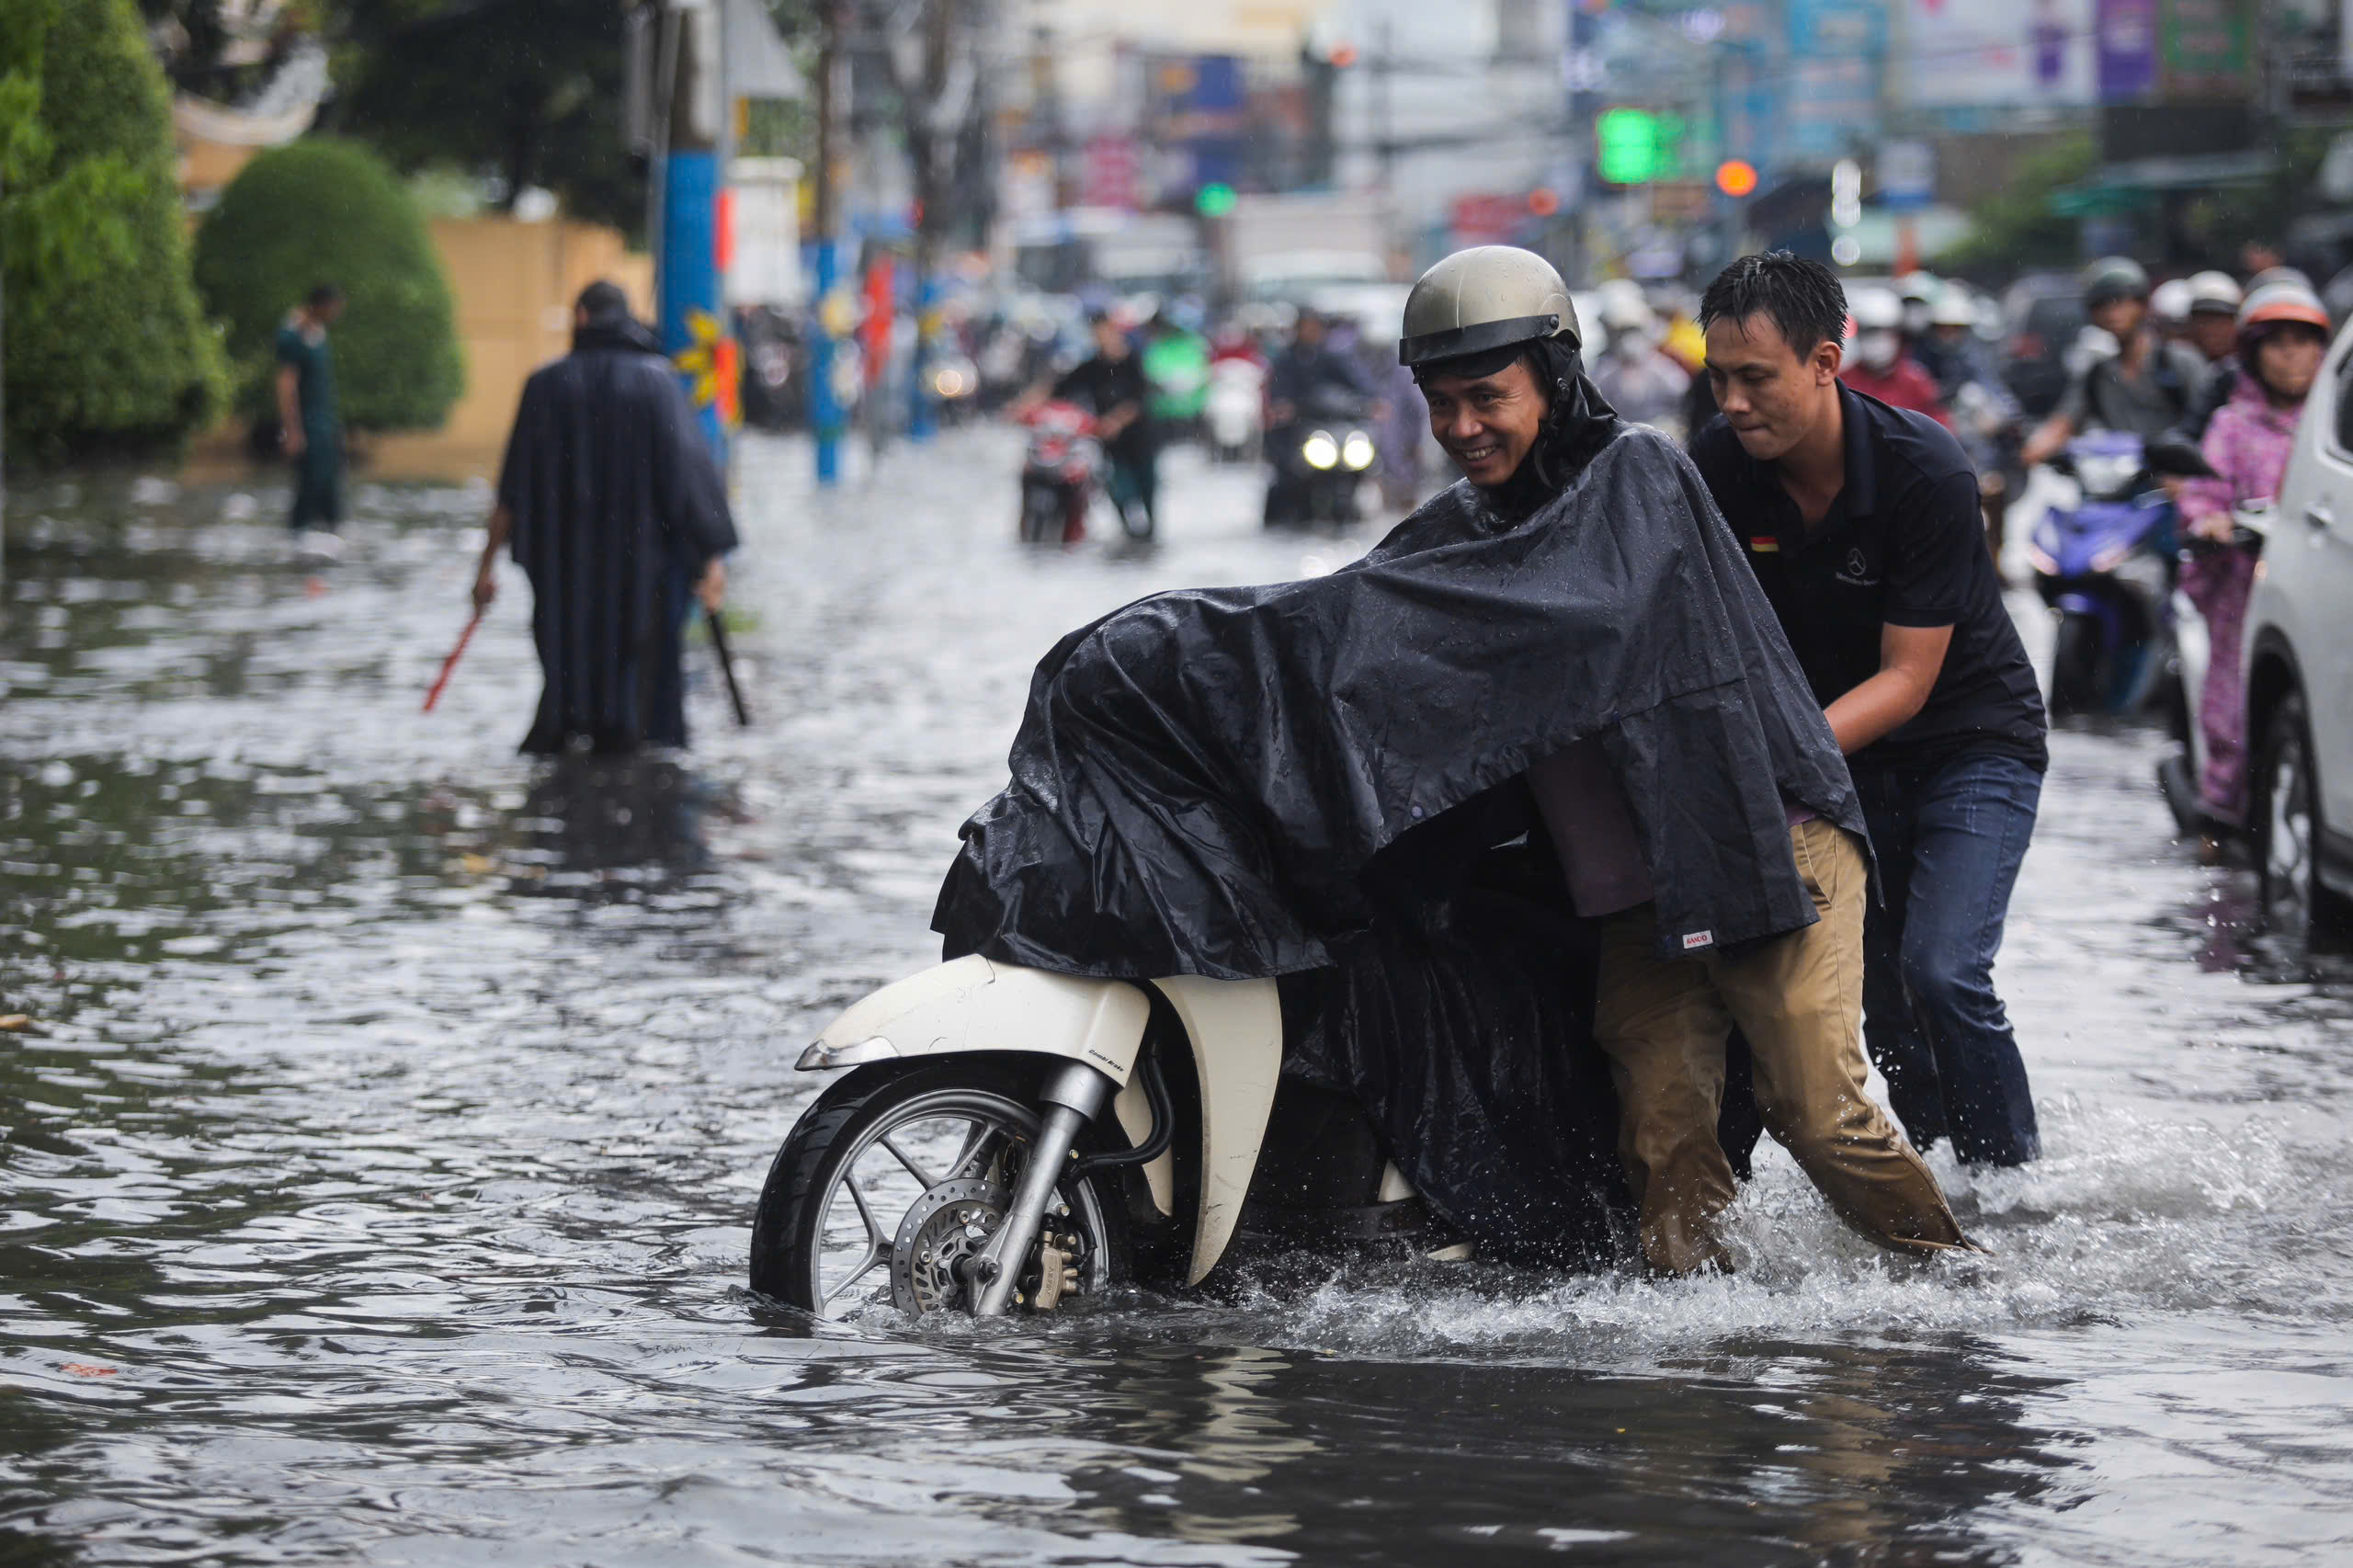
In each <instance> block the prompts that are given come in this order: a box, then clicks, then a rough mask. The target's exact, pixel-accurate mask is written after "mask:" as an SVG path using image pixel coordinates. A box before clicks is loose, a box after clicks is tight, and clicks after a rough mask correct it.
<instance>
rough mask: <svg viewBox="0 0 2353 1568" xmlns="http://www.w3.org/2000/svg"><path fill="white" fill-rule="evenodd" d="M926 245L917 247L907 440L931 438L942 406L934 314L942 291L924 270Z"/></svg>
mask: <svg viewBox="0 0 2353 1568" xmlns="http://www.w3.org/2000/svg"><path fill="white" fill-rule="evenodd" d="M925 248H926V247H924V246H923V245H921V244H918V245H917V246H916V247H915V256H916V260H915V267H916V272H915V356H914V358H915V366H914V370H913V373H912V374H911V375H909V376H908V378H907V381H908V382H909V385H908V388H907V395H908V397H909V398H910V399H911V400H912V401H911V402H910V403H909V406H908V409H907V439H908V440H910V441H928V440H930V439H931V437H932V433H933V432H934V431H936V430H938V428H939V416H938V408H937V405H936V404H935V403H933V402H932V397H931V358H932V347H933V345H932V341H931V315H932V307H933V306H934V305H935V304H936V303H937V302H938V297H939V290H938V289H937V288H935V287H934V286H933V284H932V280H931V274H930V273H929V272H928V271H926V270H924V269H923V252H924V250H925Z"/></svg>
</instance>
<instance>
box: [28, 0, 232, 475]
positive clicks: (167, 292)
mask: <svg viewBox="0 0 2353 1568" xmlns="http://www.w3.org/2000/svg"><path fill="white" fill-rule="evenodd" d="M0 252H5V259H0V293H5V297H6V321H5V327H4V328H0V330H4V331H5V344H4V347H5V378H6V411H7V412H6V434H7V437H8V438H9V447H10V449H11V451H12V452H14V453H15V454H16V455H17V457H18V458H19V459H26V458H29V459H31V460H35V461H54V460H61V459H64V458H67V457H75V456H85V455H95V454H97V453H101V452H109V451H137V450H141V449H152V448H154V447H158V446H164V445H169V444H171V443H174V442H176V441H178V440H180V439H181V438H183V437H186V436H187V435H188V433H189V432H191V431H193V430H195V429H196V428H198V427H199V426H201V425H202V424H203V423H204V422H205V421H206V420H208V419H209V418H210V417H211V415H212V414H213V413H214V412H215V410H216V409H217V408H218V407H219V405H220V400H221V392H222V366H221V356H220V350H219V347H218V345H217V343H216V342H215V340H214V338H213V335H212V334H211V332H210V329H209V328H208V327H207V326H206V324H205V322H204V319H203V315H202V313H201V312H199V309H198V308H197V301H196V291H195V289H194V288H193V287H192V285H191V283H190V279H189V275H188V242H187V237H186V233H185V230H184V228H183V224H182V219H181V215H180V207H179V199H178V193H177V190H176V186H175V184H174V181H173V177H172V144H171V115H170V106H169V101H168V99H167V97H166V95H165V85H164V77H163V73H162V71H161V70H160V69H159V68H158V67H157V65H156V63H155V62H154V60H153V57H152V56H151V55H150V54H149V52H148V50H147V43H146V39H145V37H144V35H143V33H142V30H141V28H140V23H139V14H138V11H137V9H136V8H135V7H134V6H133V5H132V4H131V0H0Z"/></svg>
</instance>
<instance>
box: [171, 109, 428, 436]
mask: <svg viewBox="0 0 2353 1568" xmlns="http://www.w3.org/2000/svg"><path fill="white" fill-rule="evenodd" d="M196 281H197V287H198V288H199V289H200V290H202V291H203V294H204V300H205V303H206V304H207V305H208V306H209V307H210V309H211V311H212V313H213V314H214V315H215V316H216V317H218V318H219V319H220V320H221V321H222V323H223V324H225V326H226V328H227V332H228V346H229V356H230V360H231V363H232V364H233V367H234V368H235V370H236V374H237V405H238V407H239V408H240V409H241V410H243V411H244V413H246V414H248V415H253V416H256V417H267V416H268V415H271V413H272V412H273V410H274V403H273V400H272V396H271V392H270V377H271V372H272V369H273V367H274V363H275V361H274V355H273V345H274V343H275V341H276V338H277V335H278V327H279V325H280V324H283V323H284V321H285V319H286V314H287V312H289V311H290V310H292V309H293V308H294V307H295V306H296V305H298V304H300V303H301V301H302V299H303V297H304V296H305V295H307V294H308V293H309V292H310V291H311V289H312V287H313V285H315V284H318V283H334V284H337V285H339V286H340V287H341V288H342V290H343V291H344V296H345V300H346V304H345V308H344V312H343V318H342V319H341V320H340V321H339V322H337V323H336V324H335V332H334V342H335V390H336V392H337V394H338V396H339V400H340V402H341V405H342V414H343V422H344V424H345V425H346V426H350V427H353V428H356V429H363V430H365V429H373V430H418V429H430V428H432V427H433V426H438V425H439V424H440V423H441V420H442V417H443V416H444V415H447V414H448V413H449V405H450V404H451V403H455V402H457V401H458V396H459V394H460V392H463V391H464V390H465V384H466V371H465V358H464V356H463V354H462V353H461V351H460V348H459V347H458V334H457V327H456V324H455V316H454V312H453V311H452V308H451V305H450V300H449V281H448V279H447V278H444V277H443V276H442V272H441V263H440V259H439V258H438V256H435V255H434V252H433V242H432V238H431V236H430V235H429V234H427V233H426V227H425V220H424V219H423V218H422V217H421V216H420V215H419V214H418V212H417V210H416V204H415V202H413V201H412V200H410V199H409V195H408V192H407V191H405V190H404V189H403V188H402V187H401V184H400V181H399V180H397V179H396V178H394V177H393V176H392V170H391V168H390V167H389V166H387V165H385V164H384V163H383V161H382V160H381V159H380V158H378V157H377V156H376V155H375V154H374V153H370V152H369V151H367V150H366V149H365V148H362V147H358V146H356V145H354V144H352V143H350V142H336V141H331V140H328V139H325V138H323V137H310V138H306V139H305V140H303V141H301V142H294V143H292V144H290V145H289V146H285V147H278V148H274V149H272V150H270V151H268V152H266V153H262V154H261V155H260V156H258V157H256V159H254V161H253V162H252V163H250V164H247V165H245V167H244V172H242V173H240V174H239V175H238V176H237V177H236V179H235V180H234V181H233V182H232V183H231V184H230V186H229V188H228V189H226V190H224V191H222V193H221V201H220V204H219V205H218V206H216V207H215V208H213V210H212V212H211V215H210V217H208V218H207V219H206V220H205V222H204V227H203V228H202V229H201V230H199V232H198V233H197V238H196Z"/></svg>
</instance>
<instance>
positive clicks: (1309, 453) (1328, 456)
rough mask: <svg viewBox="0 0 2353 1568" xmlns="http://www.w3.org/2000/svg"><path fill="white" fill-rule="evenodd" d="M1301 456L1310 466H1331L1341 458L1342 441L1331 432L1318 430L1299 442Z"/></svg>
mask: <svg viewBox="0 0 2353 1568" xmlns="http://www.w3.org/2000/svg"><path fill="white" fill-rule="evenodd" d="M1299 457H1300V460H1301V461H1302V462H1304V463H1305V464H1306V465H1307V466H1308V467H1310V468H1313V469H1326V468H1330V467H1331V466H1332V465H1333V464H1334V463H1336V462H1338V461H1339V460H1340V443H1339V442H1337V441H1335V440H1334V439H1332V436H1331V432H1329V431H1327V430H1318V431H1316V432H1315V434H1313V435H1312V436H1310V437H1307V439H1306V440H1304V441H1302V442H1301V443H1300V444H1299Z"/></svg>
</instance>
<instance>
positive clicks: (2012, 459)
mask: <svg viewBox="0 0 2353 1568" xmlns="http://www.w3.org/2000/svg"><path fill="white" fill-rule="evenodd" d="M1913 352H1914V353H1915V355H1916V356H1917V357H1918V358H1919V360H1920V364H1921V367H1922V368H1923V369H1926V370H1927V372H1928V374H1929V375H1931V376H1933V377H1935V378H1936V382H1937V390H1938V394H1939V395H1941V396H1942V397H1943V399H1944V403H1945V408H1946V410H1947V411H1948V412H1949V413H1950V414H1951V415H1952V431H1953V434H1954V435H1955V436H1958V437H1960V438H1961V450H1963V451H1965V452H1967V453H1968V454H1969V462H1970V466H1971V467H1972V468H1974V469H1975V470H1976V471H1977V494H1978V500H1979V502H1980V504H1981V505H1982V506H1983V507H1984V512H1985V547H1986V550H1987V551H1988V552H1989V553H1990V554H1992V556H1993V557H1994V566H1995V570H1996V571H1997V572H1998V571H1999V570H2000V569H2001V564H2002V545H2003V540H2004V536H2005V534H2006V532H2007V531H2008V528H2007V524H2008V518H2009V510H2010V503H2011V502H2012V501H2013V500H2015V499H2016V498H2017V495H2018V491H2019V490H2020V489H2022V488H2023V487H2024V485H2025V483H2026V473H2025V471H2024V470H2022V469H2020V468H2019V467H2018V439H2019V437H2020V435H2021V434H2022V431H2021V429H2020V426H2021V425H2022V424H2023V423H2024V420H2025V417H2026V415H2025V411H2024V410H2022V409H2021V408H2020V407H2019V406H2018V398H2017V397H2016V395H2014V394H2013V393H2012V392H2011V391H2010V389H2009V385H2008V383H2007V382H2006V381H2004V380H2003V379H2002V369H2001V366H2000V365H1999V364H1997V363H1996V362H1995V358H1994V352H1993V348H1992V346H1991V345H1989V344H1988V343H1987V342H1986V341H1985V340H1984V338H1983V337H1980V336H1979V335H1978V334H1977V302H1976V301H1974V300H1972V298H1971V297H1970V294H1969V290H1966V289H1964V288H1962V287H1961V285H1960V284H1958V283H1953V284H1949V285H1947V286H1946V288H1945V291H1944V293H1943V294H1942V295H1941V296H1939V297H1938V300H1937V301H1936V303H1935V304H1933V305H1931V306H1930V307H1929V309H1928V330H1927V335H1925V336H1923V337H1922V338H1920V339H1919V341H1918V342H1917V343H1916V344H1915V346H1914V349H1913Z"/></svg>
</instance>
